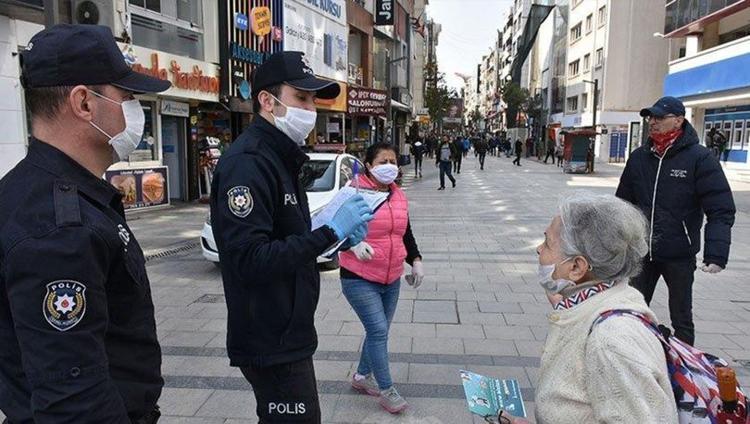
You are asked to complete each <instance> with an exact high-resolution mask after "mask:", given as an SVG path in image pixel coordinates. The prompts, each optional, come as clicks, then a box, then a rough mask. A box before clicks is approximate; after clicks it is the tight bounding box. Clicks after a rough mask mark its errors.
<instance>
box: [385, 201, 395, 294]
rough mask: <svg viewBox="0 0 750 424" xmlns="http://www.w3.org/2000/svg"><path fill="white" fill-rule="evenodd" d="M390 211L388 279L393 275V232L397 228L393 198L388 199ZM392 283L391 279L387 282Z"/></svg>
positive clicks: (386, 276) (386, 275)
mask: <svg viewBox="0 0 750 424" xmlns="http://www.w3.org/2000/svg"><path fill="white" fill-rule="evenodd" d="M388 213H389V214H390V219H389V221H390V223H391V229H390V231H388V243H389V245H390V247H389V253H388V272H386V274H385V278H386V279H387V280H388V279H390V277H391V262H392V260H391V258H393V236H392V235H391V233H393V229H394V228H395V225H394V224H393V207H391V200H390V199H388ZM388 283H390V281H387V282H386V284H388Z"/></svg>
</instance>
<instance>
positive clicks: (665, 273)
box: [617, 97, 735, 345]
mask: <svg viewBox="0 0 750 424" xmlns="http://www.w3.org/2000/svg"><path fill="white" fill-rule="evenodd" d="M641 116H643V117H648V121H649V139H648V142H647V143H646V144H645V145H643V146H641V147H639V148H638V149H636V150H635V151H633V153H632V154H631V156H630V159H628V162H627V165H626V166H625V171H624V172H623V174H622V177H621V178H620V185H619V187H618V188H617V197H620V198H622V199H624V200H627V201H629V202H631V203H633V204H635V205H636V206H638V207H640V208H641V210H642V211H643V213H644V214H645V215H646V218H648V219H649V220H650V232H649V240H648V242H649V254H648V256H647V257H646V258H645V259H644V264H643V272H642V273H641V275H640V276H639V277H638V278H636V279H634V280H633V281H632V282H631V284H632V285H633V286H634V287H636V288H637V289H638V290H640V291H641V293H643V296H644V297H645V299H646V302H647V303H650V302H651V298H652V297H653V294H654V289H655V288H656V283H657V282H658V280H659V277H664V280H665V281H666V283H667V287H669V313H670V317H671V319H672V327H674V330H675V336H677V337H678V338H679V339H681V340H683V341H685V342H686V343H689V344H691V345H692V344H693V343H694V341H695V331H694V325H693V314H692V298H693V280H694V275H693V273H694V271H695V269H696V259H695V255H696V254H697V253H698V251H699V250H700V248H701V235H700V229H701V226H702V225H703V215H704V213H705V215H706V218H707V223H706V229H705V237H706V243H705V246H704V249H703V252H704V253H703V264H702V266H701V270H702V271H704V272H708V273H711V274H715V273H718V272H720V271H722V270H723V269H724V268H725V267H726V265H727V259H728V257H729V245H730V242H731V235H732V225H733V224H734V214H735V206H734V199H733V198H732V192H731V190H730V188H729V184H728V183H727V179H726V177H725V176H724V171H723V170H722V169H721V165H719V162H718V161H717V160H716V158H715V157H714V156H713V155H712V154H711V152H710V151H709V150H708V149H707V148H706V147H704V146H701V145H700V144H698V134H697V133H696V132H695V129H694V128H693V126H692V125H690V123H689V122H688V121H686V120H685V107H684V106H683V105H682V102H681V101H679V100H678V99H675V98H674V97H664V98H662V99H659V101H657V102H656V104H654V106H652V107H650V108H647V109H643V110H641Z"/></svg>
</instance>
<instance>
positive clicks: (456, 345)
mask: <svg viewBox="0 0 750 424" xmlns="http://www.w3.org/2000/svg"><path fill="white" fill-rule="evenodd" d="M411 349H412V352H413V353H447V354H457V355H461V354H463V353H464V343H463V341H462V340H461V339H460V338H459V339H445V338H437V339H436V338H432V337H414V339H413V345H412V348H411Z"/></svg>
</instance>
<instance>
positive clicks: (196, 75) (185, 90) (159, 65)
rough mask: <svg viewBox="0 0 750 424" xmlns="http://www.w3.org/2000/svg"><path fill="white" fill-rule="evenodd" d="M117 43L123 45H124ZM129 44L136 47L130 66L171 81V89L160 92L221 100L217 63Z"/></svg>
mask: <svg viewBox="0 0 750 424" xmlns="http://www.w3.org/2000/svg"><path fill="white" fill-rule="evenodd" d="M118 44H119V46H120V48H121V49H122V48H124V47H125V45H124V44H122V43H118ZM127 48H128V49H132V51H133V56H134V59H135V63H133V65H132V66H131V68H132V69H133V70H134V71H136V72H140V73H142V74H146V75H150V76H152V77H155V78H159V79H163V80H167V81H170V82H171V83H172V87H171V88H170V89H169V90H167V91H165V92H163V93H160V94H163V95H165V96H168V97H177V98H183V99H195V100H205V101H214V102H215V101H218V100H219V67H218V66H216V65H215V64H213V63H208V62H201V61H198V60H194V59H190V58H188V57H184V56H177V55H173V54H169V53H164V52H160V51H158V50H151V49H147V48H144V47H139V46H127Z"/></svg>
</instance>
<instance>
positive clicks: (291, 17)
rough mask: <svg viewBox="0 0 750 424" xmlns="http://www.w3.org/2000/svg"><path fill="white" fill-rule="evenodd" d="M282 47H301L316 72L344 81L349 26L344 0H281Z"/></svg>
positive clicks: (347, 69) (345, 76)
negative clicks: (282, 0)
mask: <svg viewBox="0 0 750 424" xmlns="http://www.w3.org/2000/svg"><path fill="white" fill-rule="evenodd" d="M284 50H287V51H293V50H297V51H301V52H304V53H305V58H306V59H307V61H308V62H309V65H310V67H311V68H312V69H313V71H315V74H317V75H319V76H322V77H326V78H330V79H333V80H336V81H342V82H346V81H347V80H348V76H349V56H348V51H349V27H348V26H347V22H346V2H345V1H344V0H284Z"/></svg>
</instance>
